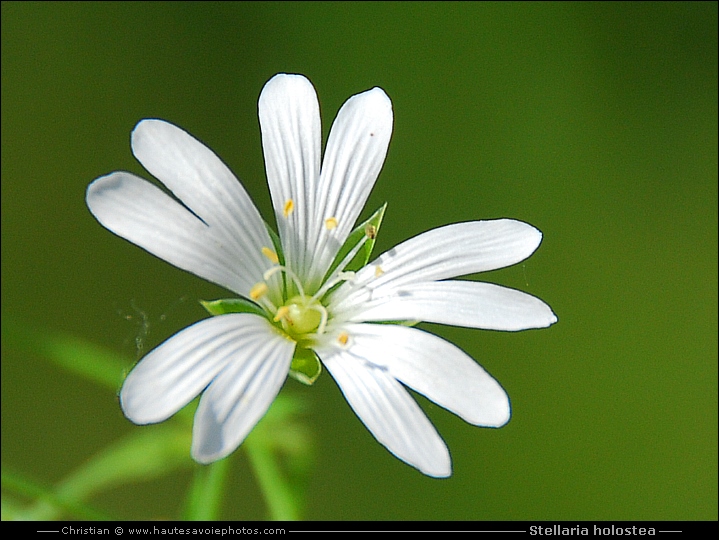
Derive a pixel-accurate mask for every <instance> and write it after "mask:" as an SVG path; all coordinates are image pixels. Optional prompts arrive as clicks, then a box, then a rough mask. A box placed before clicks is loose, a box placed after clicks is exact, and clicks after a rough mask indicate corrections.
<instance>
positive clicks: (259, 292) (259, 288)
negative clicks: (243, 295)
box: [250, 281, 268, 300]
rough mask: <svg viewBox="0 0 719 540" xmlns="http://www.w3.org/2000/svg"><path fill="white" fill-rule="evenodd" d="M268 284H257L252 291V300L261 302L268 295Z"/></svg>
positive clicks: (261, 282)
mask: <svg viewBox="0 0 719 540" xmlns="http://www.w3.org/2000/svg"><path fill="white" fill-rule="evenodd" d="M267 290H268V288H267V284H266V283H264V282H263V281H260V282H259V283H255V284H254V285H253V286H252V288H251V289H250V298H252V299H253V300H259V299H260V298H262V297H263V296H264V295H265V294H267Z"/></svg>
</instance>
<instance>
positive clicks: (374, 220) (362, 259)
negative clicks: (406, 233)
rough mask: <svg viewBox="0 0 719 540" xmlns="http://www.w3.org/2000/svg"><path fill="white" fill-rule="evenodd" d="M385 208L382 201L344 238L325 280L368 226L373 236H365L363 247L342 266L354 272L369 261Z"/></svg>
mask: <svg viewBox="0 0 719 540" xmlns="http://www.w3.org/2000/svg"><path fill="white" fill-rule="evenodd" d="M386 209H387V203H384V204H383V205H382V206H380V207H379V208H378V209H377V211H376V212H375V213H374V214H372V215H371V216H370V217H369V219H367V221H365V222H363V223H360V224H359V225H358V226H357V227H356V228H355V230H353V231H352V232H351V233H350V235H349V236H348V237H347V240H345V243H344V244H342V247H341V248H340V250H339V251H338V252H337V256H336V257H335V260H334V261H332V264H331V265H330V269H329V270H328V272H327V273H326V274H325V280H326V279H327V278H328V277H329V276H331V275H332V273H333V272H334V271H335V270H336V269H337V267H338V266H339V264H340V263H341V262H342V259H344V258H345V257H346V256H347V254H348V253H349V252H350V251H352V249H353V248H354V247H355V246H357V244H358V243H359V242H361V241H362V238H363V237H364V236H365V235H366V234H367V230H368V229H369V228H372V230H373V236H372V237H370V238H367V241H366V242H365V244H364V246H362V247H363V249H360V250H359V252H358V253H357V255H355V257H354V259H352V260H351V261H350V262H349V264H347V266H345V267H344V268H343V270H345V271H351V272H356V271H357V270H359V269H360V268H362V267H363V266H365V265H366V264H367V263H368V262H369V259H370V257H371V256H372V249H373V248H374V243H375V241H376V239H377V234H378V233H379V227H380V225H381V224H382V218H383V217H384V211H385V210H386Z"/></svg>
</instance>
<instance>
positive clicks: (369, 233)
mask: <svg viewBox="0 0 719 540" xmlns="http://www.w3.org/2000/svg"><path fill="white" fill-rule="evenodd" d="M364 233H365V236H366V237H367V238H369V239H370V240H374V239H375V238H377V227H375V226H374V225H372V224H371V223H368V224H367V225H365V227H364Z"/></svg>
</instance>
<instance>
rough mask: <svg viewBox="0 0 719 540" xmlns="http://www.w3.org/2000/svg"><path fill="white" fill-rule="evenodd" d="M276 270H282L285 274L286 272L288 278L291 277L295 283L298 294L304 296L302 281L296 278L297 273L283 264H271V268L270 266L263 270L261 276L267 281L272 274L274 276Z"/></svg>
mask: <svg viewBox="0 0 719 540" xmlns="http://www.w3.org/2000/svg"><path fill="white" fill-rule="evenodd" d="M277 272H284V273H285V274H287V275H288V276H289V277H290V279H292V281H294V282H295V285H297V290H298V292H299V293H300V295H301V296H304V295H305V290H304V288H303V287H302V283H300V278H298V277H297V275H296V274H295V273H294V272H293V271H292V270H290V269H289V268H287V267H285V266H281V265H280V266H273V267H272V268H270V269H269V270H268V271H267V272H265V273H264V274H263V275H262V278H263V279H264V280H265V281H268V280H269V279H270V278H271V277H272V276H274V275H275V274H276V273H277Z"/></svg>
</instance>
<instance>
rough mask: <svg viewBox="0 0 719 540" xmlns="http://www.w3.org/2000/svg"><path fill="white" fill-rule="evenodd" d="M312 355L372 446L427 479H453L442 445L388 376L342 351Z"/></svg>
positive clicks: (392, 378)
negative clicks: (319, 360) (378, 445)
mask: <svg viewBox="0 0 719 540" xmlns="http://www.w3.org/2000/svg"><path fill="white" fill-rule="evenodd" d="M317 352H318V354H319V355H320V357H321V358H322V362H323V364H324V365H325V366H326V367H327V370H328V371H329V372H330V373H331V374H332V377H333V378H334V379H335V381H336V382H337V384H338V385H339V387H340V389H341V390H342V393H343V394H344V396H345V398H346V399H347V402H348V403H349V404H350V406H351V407H352V409H353V410H354V412H355V413H356V414H357V416H358V417H359V418H360V420H362V422H363V423H364V424H365V426H366V427H367V429H368V430H369V431H370V432H371V433H372V435H374V436H375V438H376V439H377V441H379V442H380V443H381V444H382V445H384V446H385V447H386V448H387V449H388V450H389V451H390V452H392V453H393V454H394V455H395V456H397V457H398V458H399V459H401V460H402V461H405V462H407V463H409V464H410V465H412V466H413V467H416V468H417V469H419V470H420V471H421V472H423V473H424V474H426V475H429V476H435V477H446V476H450V475H451V474H452V466H451V460H450V457H449V451H448V450H447V447H446V446H445V444H444V441H442V438H441V437H440V436H439V434H438V433H437V431H436V430H435V429H434V426H432V424H431V423H430V421H429V420H428V419H427V417H426V416H425V415H424V413H423V412H422V410H421V409H420V407H419V405H417V403H416V402H415V401H414V399H412V397H411V396H410V395H409V393H408V392H407V391H406V390H405V389H404V388H403V387H402V385H401V384H399V383H398V382H397V381H396V380H395V379H394V377H393V376H392V375H391V374H390V373H388V372H387V371H385V370H383V369H380V368H378V367H376V366H371V365H369V364H367V363H366V362H364V361H363V360H362V359H361V358H358V357H356V356H355V355H353V354H352V353H351V352H350V351H347V350H339V351H338V350H332V349H331V348H326V349H320V350H318V351H317Z"/></svg>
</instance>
